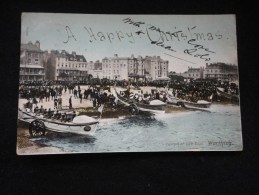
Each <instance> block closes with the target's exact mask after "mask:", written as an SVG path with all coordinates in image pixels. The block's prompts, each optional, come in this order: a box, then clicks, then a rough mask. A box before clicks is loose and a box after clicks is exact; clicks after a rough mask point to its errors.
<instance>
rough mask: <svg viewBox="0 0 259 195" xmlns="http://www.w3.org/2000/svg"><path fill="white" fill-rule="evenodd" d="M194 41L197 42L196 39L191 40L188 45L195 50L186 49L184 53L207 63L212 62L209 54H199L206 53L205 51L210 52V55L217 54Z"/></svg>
mask: <svg viewBox="0 0 259 195" xmlns="http://www.w3.org/2000/svg"><path fill="white" fill-rule="evenodd" d="M194 41H196V39H190V40H189V41H187V43H188V44H189V45H192V46H193V48H192V49H185V50H184V53H186V54H189V55H191V56H194V57H200V58H201V59H203V60H205V61H210V58H209V54H208V53H203V54H201V53H198V52H204V51H205V52H209V53H215V52H214V51H211V50H209V49H208V48H205V47H204V46H202V45H199V44H197V43H194Z"/></svg>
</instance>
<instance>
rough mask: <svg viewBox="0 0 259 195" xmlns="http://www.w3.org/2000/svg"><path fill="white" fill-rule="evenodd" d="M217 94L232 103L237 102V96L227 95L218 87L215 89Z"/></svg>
mask: <svg viewBox="0 0 259 195" xmlns="http://www.w3.org/2000/svg"><path fill="white" fill-rule="evenodd" d="M217 93H218V95H219V96H223V97H224V98H226V99H228V100H231V101H234V102H239V96H238V95H232V94H229V93H226V92H224V89H223V88H220V87H218V88H217Z"/></svg>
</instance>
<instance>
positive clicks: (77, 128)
mask: <svg viewBox="0 0 259 195" xmlns="http://www.w3.org/2000/svg"><path fill="white" fill-rule="evenodd" d="M36 119H37V120H40V121H42V122H43V123H44V125H45V127H46V130H49V131H54V132H61V133H73V134H80V135H93V134H94V133H95V131H96V128H97V124H98V121H96V122H91V123H81V124H76V123H72V122H58V121H56V120H51V119H45V118H43V117H40V116H36V115H35V114H34V113H29V112H24V111H21V110H19V114H18V120H20V121H22V122H25V123H28V124H30V123H31V122H32V121H34V120H36ZM89 127H90V128H89ZM86 129H87V130H86Z"/></svg>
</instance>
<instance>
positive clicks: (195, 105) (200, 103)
mask: <svg viewBox="0 0 259 195" xmlns="http://www.w3.org/2000/svg"><path fill="white" fill-rule="evenodd" d="M167 102H168V103H169V104H175V105H180V106H182V107H186V108H209V107H210V106H211V102H208V101H205V100H198V101H197V102H190V101H186V100H182V99H179V98H177V97H174V96H171V95H170V94H169V93H168V94H167Z"/></svg>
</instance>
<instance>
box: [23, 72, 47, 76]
mask: <svg viewBox="0 0 259 195" xmlns="http://www.w3.org/2000/svg"><path fill="white" fill-rule="evenodd" d="M20 75H39V76H44V75H45V73H44V72H43V73H42V72H41V73H40V72H24V71H20Z"/></svg>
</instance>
